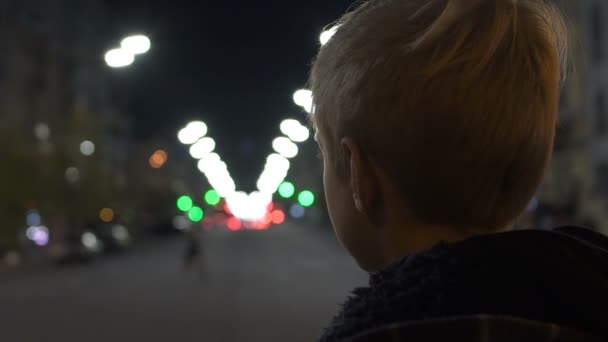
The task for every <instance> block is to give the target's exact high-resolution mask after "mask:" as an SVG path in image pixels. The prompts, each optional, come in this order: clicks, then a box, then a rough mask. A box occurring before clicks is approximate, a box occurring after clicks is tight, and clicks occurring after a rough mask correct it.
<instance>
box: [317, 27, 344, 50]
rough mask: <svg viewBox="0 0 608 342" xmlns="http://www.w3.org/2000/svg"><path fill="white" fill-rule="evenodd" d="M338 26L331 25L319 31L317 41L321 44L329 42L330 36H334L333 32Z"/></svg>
mask: <svg viewBox="0 0 608 342" xmlns="http://www.w3.org/2000/svg"><path fill="white" fill-rule="evenodd" d="M338 27H339V25H336V26H333V27H331V28H329V29H327V30H325V31H323V32H322V33H321V36H320V37H319V41H320V42H321V46H323V45H325V44H327V43H328V42H329V40H330V39H331V37H333V36H334V34H336V32H337V31H338Z"/></svg>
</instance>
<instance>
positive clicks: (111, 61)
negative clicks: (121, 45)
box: [105, 49, 135, 68]
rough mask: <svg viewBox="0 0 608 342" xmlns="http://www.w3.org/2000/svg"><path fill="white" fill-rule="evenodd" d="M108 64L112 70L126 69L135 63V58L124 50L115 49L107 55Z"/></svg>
mask: <svg viewBox="0 0 608 342" xmlns="http://www.w3.org/2000/svg"><path fill="white" fill-rule="evenodd" d="M105 61H106V64H107V65H108V66H109V67H111V68H124V67H127V66H129V65H131V64H133V62H135V56H134V55H133V54H132V53H131V52H129V51H127V50H123V49H113V50H110V51H108V52H107V53H106V55H105Z"/></svg>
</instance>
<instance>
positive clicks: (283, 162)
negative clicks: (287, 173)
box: [266, 153, 291, 170]
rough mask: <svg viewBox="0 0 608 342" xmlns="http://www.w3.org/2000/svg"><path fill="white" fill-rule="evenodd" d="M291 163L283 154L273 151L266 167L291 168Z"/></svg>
mask: <svg viewBox="0 0 608 342" xmlns="http://www.w3.org/2000/svg"><path fill="white" fill-rule="evenodd" d="M290 166H291V163H290V162H289V160H287V158H285V157H283V156H281V155H280V154H276V153H273V154H271V155H269V156H268V159H267V160H266V168H267V169H268V168H270V169H281V170H289V167H290Z"/></svg>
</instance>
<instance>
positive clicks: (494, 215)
mask: <svg viewBox="0 0 608 342" xmlns="http://www.w3.org/2000/svg"><path fill="white" fill-rule="evenodd" d="M338 25H339V28H338V29H337V32H336V34H335V35H334V36H333V37H332V39H331V40H330V41H329V42H328V43H327V44H326V45H325V46H324V47H322V48H321V51H320V52H319V55H318V57H317V60H316V62H315V64H314V67H313V70H312V76H311V83H312V90H313V96H314V114H313V117H312V120H313V122H314V124H315V127H316V129H317V135H318V140H319V142H320V145H321V149H322V151H323V155H324V161H325V176H324V181H325V190H326V196H327V200H328V206H329V210H330V214H331V217H332V222H333V224H334V227H335V229H336V232H337V234H338V236H339V238H340V239H341V240H342V242H343V244H344V245H345V246H346V247H347V248H348V249H349V250H350V251H351V253H352V254H353V255H354V256H355V258H357V259H358V260H359V262H360V264H362V265H363V266H364V267H365V264H369V265H372V264H374V261H372V260H371V258H374V256H371V257H369V258H370V260H369V262H368V261H366V260H361V259H365V258H367V256H365V254H367V253H368V252H369V251H370V250H373V249H374V248H381V247H382V246H381V243H378V245H377V246H371V244H373V243H374V242H373V241H374V237H373V235H374V234H375V233H377V232H379V233H380V234H382V229H385V228H383V227H385V226H387V225H390V224H391V222H398V221H399V220H397V219H393V218H392V217H391V215H393V213H397V214H402V215H401V216H403V217H406V216H407V220H405V219H404V220H401V221H400V222H401V223H405V224H406V225H414V224H416V225H418V226H428V227H435V228H436V227H442V228H444V229H446V230H450V231H452V232H472V231H474V232H495V231H499V230H502V229H505V228H508V227H510V226H511V225H512V224H513V223H514V222H515V221H516V219H517V216H518V215H519V214H520V213H521V212H522V211H523V210H524V209H525V208H526V206H527V204H528V203H529V201H530V199H531V198H532V196H533V194H534V192H535V191H536V189H537V187H538V186H539V184H540V182H541V180H542V178H543V175H544V173H545V169H546V168H547V165H548V162H549V159H550V155H551V152H552V147H553V141H554V135H555V130H556V125H557V118H558V102H559V86H560V82H561V80H562V77H563V75H564V73H565V65H566V58H565V56H566V53H567V52H566V50H567V49H566V45H567V42H566V41H567V37H566V29H565V25H564V22H563V18H562V17H561V15H560V13H559V10H558V9H557V8H556V6H555V5H554V4H553V3H552V1H551V0H370V1H367V2H364V3H363V4H362V5H360V6H359V7H358V8H357V9H355V10H354V11H352V12H351V13H349V14H347V15H345V16H344V17H343V18H342V19H341V20H340V22H339V23H338ZM395 203H397V205H398V206H399V207H398V208H393V209H391V206H393V205H394V204H395ZM386 229H388V228H386ZM401 229H402V230H403V231H406V230H407V229H409V227H407V226H406V227H401ZM405 236H407V234H406V235H405ZM365 244H367V245H370V246H364V245H365ZM366 250H368V251H366ZM358 254H359V255H358ZM371 267H372V266H370V268H371Z"/></svg>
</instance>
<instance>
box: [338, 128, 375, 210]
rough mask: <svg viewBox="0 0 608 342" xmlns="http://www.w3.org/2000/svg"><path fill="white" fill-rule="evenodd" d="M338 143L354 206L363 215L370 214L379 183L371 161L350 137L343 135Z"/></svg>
mask: <svg viewBox="0 0 608 342" xmlns="http://www.w3.org/2000/svg"><path fill="white" fill-rule="evenodd" d="M340 144H341V147H342V150H343V153H344V156H345V157H346V161H347V167H348V176H349V177H350V179H348V181H349V185H350V189H351V193H352V198H353V203H354V205H355V208H357V211H359V212H360V213H362V214H364V215H367V216H372V215H373V214H372V210H373V203H374V201H375V200H376V198H377V196H378V194H379V185H378V184H379V183H378V179H377V176H376V173H375V172H374V168H373V167H372V165H371V161H370V160H369V158H368V157H367V156H366V155H365V154H364V152H363V150H361V147H360V146H359V144H358V143H357V142H356V141H354V140H353V139H352V138H350V137H345V138H343V139H342V141H341V142H340Z"/></svg>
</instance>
